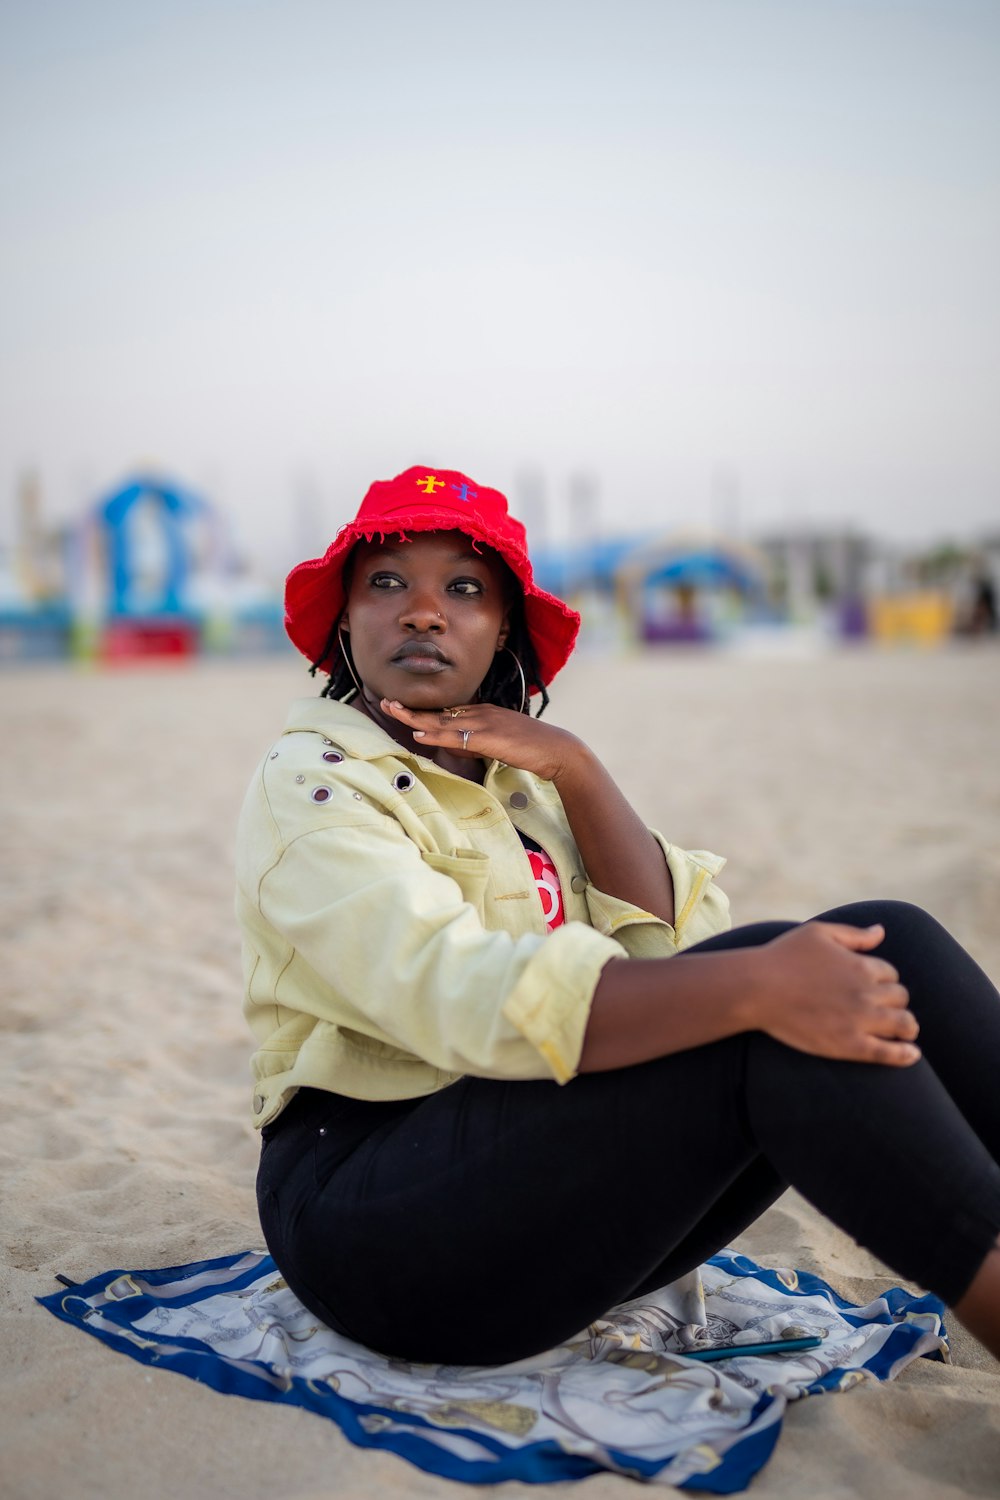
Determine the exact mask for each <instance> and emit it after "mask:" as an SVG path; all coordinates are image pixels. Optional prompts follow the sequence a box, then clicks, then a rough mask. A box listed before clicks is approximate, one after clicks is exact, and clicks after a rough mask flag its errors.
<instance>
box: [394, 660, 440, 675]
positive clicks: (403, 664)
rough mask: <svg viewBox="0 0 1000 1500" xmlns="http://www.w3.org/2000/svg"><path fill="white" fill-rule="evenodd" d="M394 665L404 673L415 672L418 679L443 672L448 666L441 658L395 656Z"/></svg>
mask: <svg viewBox="0 0 1000 1500" xmlns="http://www.w3.org/2000/svg"><path fill="white" fill-rule="evenodd" d="M392 664H393V666H394V667H399V668H401V670H402V671H404V672H415V673H416V674H417V676H418V677H422V676H424V675H425V674H427V673H432V672H443V671H444V670H445V668H446V667H447V665H448V663H447V662H446V661H443V660H442V659H441V657H440V656H394V657H393V659H392Z"/></svg>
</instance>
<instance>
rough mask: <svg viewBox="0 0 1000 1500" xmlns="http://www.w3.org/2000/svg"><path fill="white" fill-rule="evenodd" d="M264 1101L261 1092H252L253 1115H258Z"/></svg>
mask: <svg viewBox="0 0 1000 1500" xmlns="http://www.w3.org/2000/svg"><path fill="white" fill-rule="evenodd" d="M264 1103H265V1100H264V1095H263V1094H254V1096H253V1112H254V1114H255V1115H259V1114H260V1113H261V1111H262V1110H263V1108H264Z"/></svg>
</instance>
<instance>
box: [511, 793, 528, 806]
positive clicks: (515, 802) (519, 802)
mask: <svg viewBox="0 0 1000 1500" xmlns="http://www.w3.org/2000/svg"><path fill="white" fill-rule="evenodd" d="M510 805H511V807H527V805H528V796H527V793H526V792H511V794H510Z"/></svg>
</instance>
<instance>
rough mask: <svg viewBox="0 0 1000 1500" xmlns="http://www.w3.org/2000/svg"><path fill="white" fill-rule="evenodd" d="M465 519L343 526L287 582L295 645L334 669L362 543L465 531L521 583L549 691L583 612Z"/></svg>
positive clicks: (504, 543)
mask: <svg viewBox="0 0 1000 1500" xmlns="http://www.w3.org/2000/svg"><path fill="white" fill-rule="evenodd" d="M463 520H465V524H464V525H462V526H461V527H457V526H456V525H455V516H454V512H452V511H442V512H440V513H437V514H436V513H435V512H433V511H430V510H426V511H425V510H421V511H420V512H418V513H416V514H410V515H403V514H400V515H395V514H394V515H393V516H392V524H391V526H386V527H385V528H384V529H382V528H376V529H372V527H371V526H370V525H367V524H366V523H365V522H363V521H351V522H349V523H348V525H346V526H344V527H342V528H341V530H340V531H339V532H338V533H337V536H336V537H335V539H334V540H333V542H331V544H330V546H329V547H328V548H327V550H326V552H325V553H324V554H323V556H322V557H313V558H310V559H309V560H308V561H306V562H301V563H298V564H297V565H296V566H295V567H294V568H293V569H292V571H291V572H290V573H289V575H288V578H287V580H286V582H285V630H286V631H287V632H288V636H289V639H290V640H291V641H292V643H293V645H295V646H296V647H298V649H299V650H300V651H301V652H302V654H303V656H305V657H307V658H308V660H309V662H310V663H311V664H315V665H316V666H317V668H318V669H319V670H320V671H323V672H329V671H330V670H331V669H332V667H333V665H334V663H335V660H336V657H337V655H338V652H339V648H338V647H337V646H336V645H335V646H334V647H333V649H332V650H329V649H328V645H327V643H328V641H329V639H330V631H331V630H332V628H333V623H334V621H335V620H336V619H338V618H339V616H340V613H341V611H342V610H343V608H344V602H345V599H344V582H343V575H344V564H345V563H346V561H347V557H348V554H349V553H350V551H351V550H352V548H353V547H355V546H356V545H357V543H358V542H361V541H365V542H371V541H375V540H376V539H378V540H379V541H382V540H384V538H385V537H388V536H401V537H403V538H404V539H405V537H406V533H407V532H410V531H413V532H417V531H456V530H460V531H462V532H464V533H465V535H466V536H469V537H471V538H472V540H473V541H474V542H481V543H482V544H483V545H484V546H486V547H490V548H491V549H492V550H493V551H494V552H496V553H497V555H498V556H500V557H502V558H503V560H504V562H505V563H506V564H507V566H508V567H509V568H510V570H511V572H512V573H513V574H514V576H515V578H516V579H517V581H518V583H519V584H520V585H521V590H522V593H523V595H524V613H525V619H526V621H527V626H528V632H529V634H530V636H531V642H532V645H533V646H534V648H535V655H536V657H537V658H538V666H539V671H540V674H541V678H542V682H543V683H544V684H545V686H546V687H548V685H549V683H550V682H551V681H552V679H553V677H555V675H556V673H557V672H559V671H560V670H561V669H562V668H563V667H564V666H565V665H566V662H567V660H568V659H569V656H570V653H571V652H572V650H573V647H574V645H575V643H576V638H577V634H578V633H579V629H580V616H579V614H578V613H577V611H576V610H575V609H570V607H569V605H568V604H564V603H563V602H562V600H561V599H557V598H556V596H555V595H554V594H549V593H546V591H545V590H544V589H540V588H539V587H538V585H537V584H536V583H535V581H534V577H533V574H532V569H531V562H530V560H529V558H528V555H527V553H526V552H524V551H522V549H521V548H519V547H514V546H512V545H511V544H510V542H509V540H508V539H507V538H505V537H501V536H499V535H497V534H496V533H494V532H492V531H491V530H490V528H488V527H487V526H485V525H484V524H480V518H479V517H478V516H477V515H476V514H475V513H474V512H473V513H472V514H470V515H469V517H468V518H467V519H466V518H464V517H463ZM324 653H325V654H324ZM321 657H323V659H322V660H320V658H321Z"/></svg>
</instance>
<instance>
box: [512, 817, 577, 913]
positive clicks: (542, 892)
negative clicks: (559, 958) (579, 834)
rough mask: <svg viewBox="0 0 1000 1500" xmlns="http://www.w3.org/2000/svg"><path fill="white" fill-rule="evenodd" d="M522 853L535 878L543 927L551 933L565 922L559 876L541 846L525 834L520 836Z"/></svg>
mask: <svg viewBox="0 0 1000 1500" xmlns="http://www.w3.org/2000/svg"><path fill="white" fill-rule="evenodd" d="M520 839H521V843H522V844H523V845H524V852H525V853H526V854H527V856H528V863H529V865H530V866H531V873H532V875H533V876H534V877H535V886H536V888H537V890H538V899H539V900H540V901H541V903H542V915H543V916H544V918H545V925H546V927H547V928H548V929H549V931H550V932H551V931H552V929H553V928H554V927H561V926H562V924H563V922H564V921H565V920H566V918H565V915H564V913H563V898H562V888H561V886H560V884H559V876H558V874H557V873H556V867H555V865H554V864H553V863H552V861H551V859H550V858H549V856H548V855H547V854H546V852H545V850H544V849H543V848H542V846H541V844H536V843H535V841H534V839H529V838H528V836H527V835H526V834H523V833H522V834H521V835H520Z"/></svg>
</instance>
